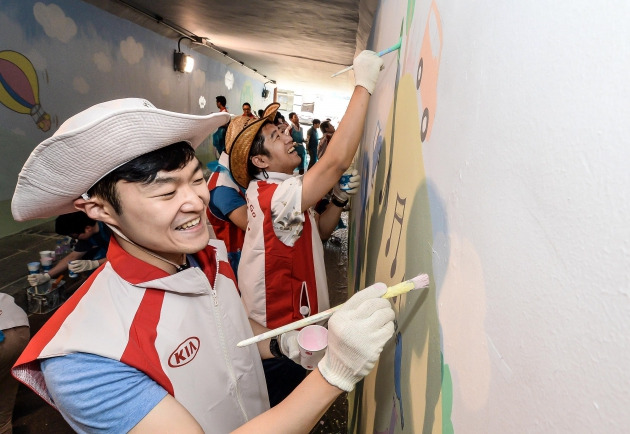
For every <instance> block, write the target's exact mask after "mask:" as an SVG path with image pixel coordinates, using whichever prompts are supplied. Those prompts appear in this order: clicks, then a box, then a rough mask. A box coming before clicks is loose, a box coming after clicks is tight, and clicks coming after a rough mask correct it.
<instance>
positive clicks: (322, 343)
mask: <svg viewBox="0 0 630 434" xmlns="http://www.w3.org/2000/svg"><path fill="white" fill-rule="evenodd" d="M297 342H298V345H299V346H300V364H301V365H302V366H303V367H304V368H306V369H311V370H312V369H315V367H316V366H317V364H318V363H319V361H320V360H321V359H322V357H324V354H325V353H326V347H327V346H328V330H327V329H326V327H322V326H320V325H309V326H306V327H304V328H303V329H302V330H300V332H299V333H298V336H297Z"/></svg>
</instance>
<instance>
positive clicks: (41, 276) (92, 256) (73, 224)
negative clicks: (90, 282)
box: [27, 211, 110, 286]
mask: <svg viewBox="0 0 630 434" xmlns="http://www.w3.org/2000/svg"><path fill="white" fill-rule="evenodd" d="M55 232H56V233H58V234H59V235H67V236H69V237H72V238H74V239H76V240H78V241H77V243H76V244H75V245H74V247H73V249H72V252H70V253H68V254H67V255H66V256H64V257H63V258H60V259H59V260H58V261H57V263H56V264H55V266H54V267H52V268H51V269H50V270H49V271H48V272H45V273H37V274H29V275H28V276H27V280H28V283H29V284H30V285H31V286H37V285H42V284H44V283H46V282H48V281H49V280H50V279H51V278H52V279H54V278H55V277H57V276H59V275H60V274H62V273H63V272H65V271H66V270H70V271H72V272H73V273H82V272H87V271H92V270H95V269H96V268H98V267H99V265H101V264H103V263H104V262H105V261H107V258H106V253H107V246H108V245H109V237H110V232H109V228H108V227H107V226H106V225H105V224H103V223H102V222H97V221H95V220H92V219H91V218H89V217H88V216H87V215H86V214H85V213H84V212H81V211H77V212H73V213H69V214H62V215H60V216H58V217H57V218H56V219H55Z"/></svg>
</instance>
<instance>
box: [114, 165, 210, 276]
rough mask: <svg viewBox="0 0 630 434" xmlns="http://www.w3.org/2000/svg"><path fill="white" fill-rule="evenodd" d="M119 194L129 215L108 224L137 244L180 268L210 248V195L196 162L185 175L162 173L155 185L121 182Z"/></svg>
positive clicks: (122, 205) (119, 215)
mask: <svg viewBox="0 0 630 434" xmlns="http://www.w3.org/2000/svg"><path fill="white" fill-rule="evenodd" d="M116 188H117V191H118V196H119V197H120V202H121V207H122V210H123V211H122V212H121V214H118V213H116V212H114V211H110V213H109V215H110V218H111V221H109V222H108V223H111V224H113V225H114V226H116V227H118V228H119V229H120V230H121V231H122V233H123V234H125V235H126V236H127V237H128V238H129V239H130V240H132V241H133V242H135V243H136V244H138V245H140V246H142V247H144V248H146V249H148V250H151V251H153V252H154V253H157V254H158V255H160V256H162V257H163V258H165V259H168V260H170V261H172V262H175V263H177V264H182V263H184V260H185V257H184V255H185V254H192V253H197V252H198V251H200V250H202V249H203V248H205V247H206V245H207V243H208V239H209V238H210V234H209V231H208V227H207V222H206V214H205V209H206V206H208V201H209V199H210V195H209V192H208V188H207V187H206V183H205V180H204V178H203V172H202V166H201V163H200V162H199V160H197V159H196V158H193V159H192V160H191V161H190V162H188V163H187V164H186V166H184V167H183V168H182V169H179V170H173V171H170V172H167V171H163V170H162V171H160V172H158V174H157V177H156V178H155V180H154V181H152V182H150V183H149V184H143V183H138V182H128V181H119V182H118V183H117V184H116ZM133 254H134V256H137V257H139V258H140V259H143V260H147V259H149V258H145V257H142V255H143V254H144V255H148V254H147V253H145V252H142V251H139V252H137V251H134V252H133ZM149 256H150V255H149ZM147 262H152V261H147Z"/></svg>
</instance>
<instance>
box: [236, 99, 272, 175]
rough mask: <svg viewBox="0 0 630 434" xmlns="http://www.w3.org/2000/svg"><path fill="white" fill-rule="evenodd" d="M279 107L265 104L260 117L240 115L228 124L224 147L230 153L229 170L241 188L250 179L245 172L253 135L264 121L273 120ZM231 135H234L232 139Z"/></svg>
mask: <svg viewBox="0 0 630 434" xmlns="http://www.w3.org/2000/svg"><path fill="white" fill-rule="evenodd" d="M279 108H280V104H278V103H277V102H273V103H271V104H269V105H268V106H267V108H266V109H265V112H264V113H263V116H262V117H261V118H260V119H249V118H246V117H244V116H240V117H238V118H236V119H234V120H232V122H230V125H229V126H228V129H227V131H226V133H225V139H226V140H225V147H226V152H227V153H228V154H230V171H231V172H232V176H233V177H234V180H235V181H236V182H237V183H238V184H239V185H240V186H241V187H243V188H247V186H248V185H249V181H251V180H252V178H251V177H250V176H249V174H248V173H247V161H249V150H250V148H251V147H252V142H253V141H254V137H256V134H258V131H260V129H261V128H262V125H263V123H265V121H271V122H273V120H274V118H275V117H276V112H277V111H278V109H279ZM241 119H243V120H241ZM232 137H234V139H233V140H232V139H231V138H232ZM228 138H229V139H230V140H229V141H228Z"/></svg>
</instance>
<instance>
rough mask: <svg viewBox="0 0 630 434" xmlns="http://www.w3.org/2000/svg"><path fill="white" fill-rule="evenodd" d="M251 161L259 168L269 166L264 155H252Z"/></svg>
mask: <svg viewBox="0 0 630 434" xmlns="http://www.w3.org/2000/svg"><path fill="white" fill-rule="evenodd" d="M251 160H252V163H254V166H256V167H258V168H259V169H266V168H267V167H269V161H268V158H267V156H266V155H254V156H253V157H251Z"/></svg>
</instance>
